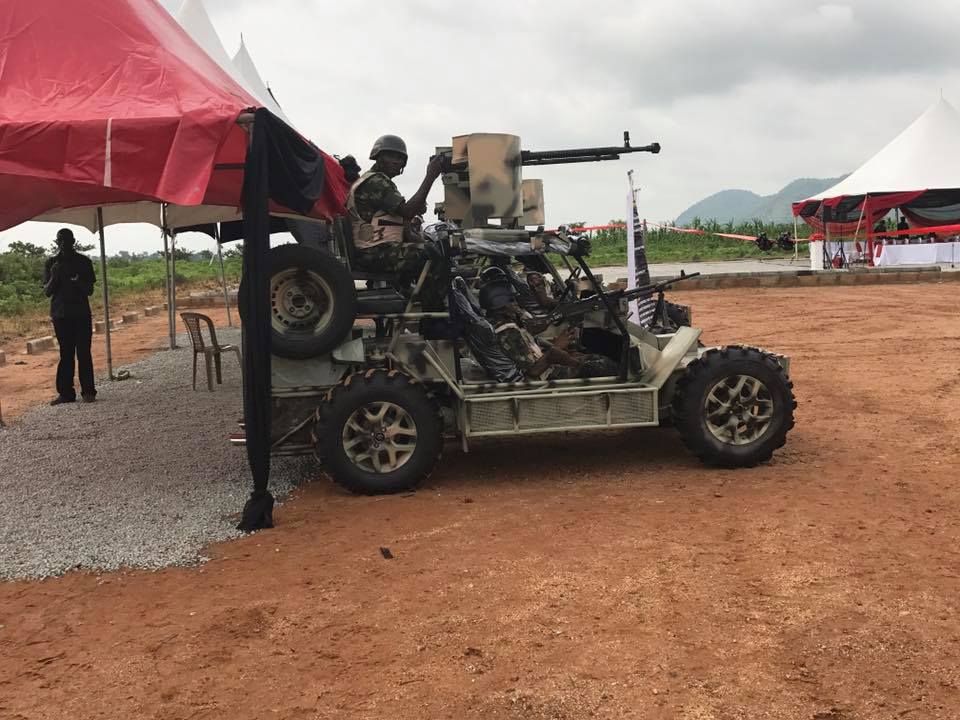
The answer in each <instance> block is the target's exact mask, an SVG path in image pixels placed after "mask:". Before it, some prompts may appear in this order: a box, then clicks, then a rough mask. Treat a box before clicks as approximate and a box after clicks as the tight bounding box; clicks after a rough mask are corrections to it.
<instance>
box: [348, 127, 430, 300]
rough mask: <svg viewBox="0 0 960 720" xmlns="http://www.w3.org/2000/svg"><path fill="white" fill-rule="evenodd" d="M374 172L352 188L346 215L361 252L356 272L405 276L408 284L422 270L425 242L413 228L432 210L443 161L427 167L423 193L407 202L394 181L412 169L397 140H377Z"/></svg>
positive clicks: (404, 147)
mask: <svg viewBox="0 0 960 720" xmlns="http://www.w3.org/2000/svg"><path fill="white" fill-rule="evenodd" d="M370 159H371V160H373V161H374V164H373V167H371V168H370V169H369V170H368V171H367V172H365V173H363V174H362V175H361V176H360V178H359V179H358V180H357V181H356V182H354V183H353V186H352V187H351V188H350V195H349V196H348V197H347V210H349V211H350V221H351V224H352V226H353V244H354V246H355V247H356V249H357V253H356V257H357V269H358V270H363V271H366V272H379V273H385V274H400V276H401V279H402V280H403V281H404V282H405V283H409V282H410V281H411V280H412V279H413V278H414V277H415V275H416V274H417V272H418V271H419V269H420V268H421V267H422V262H423V260H422V257H423V253H422V252H421V249H422V240H421V238H420V237H419V234H418V233H417V232H416V231H415V230H413V229H412V228H411V222H412V221H413V220H414V218H416V217H417V216H418V215H420V214H422V213H424V212H426V210H427V195H428V194H429V192H430V188H431V187H432V186H433V183H434V181H435V180H436V179H437V178H438V177H440V173H441V162H442V160H441V158H440V157H439V156H438V157H435V158H433V159H432V160H431V161H430V163H429V164H428V165H427V174H426V177H424V179H423V182H422V183H420V188H419V189H418V190H417V192H415V193H414V194H413V197H411V198H410V199H409V200H406V199H405V198H404V197H403V195H401V194H400V191H399V190H397V186H396V185H395V184H394V182H393V178H395V177H396V176H397V175H400V174H401V173H402V172H403V169H404V167H406V165H407V145H406V143H405V142H404V141H403V140H402V139H401V138H399V137H397V136H396V135H383V136H381V137H379V138H377V141H376V142H375V143H374V144H373V149H372V150H371V151H370Z"/></svg>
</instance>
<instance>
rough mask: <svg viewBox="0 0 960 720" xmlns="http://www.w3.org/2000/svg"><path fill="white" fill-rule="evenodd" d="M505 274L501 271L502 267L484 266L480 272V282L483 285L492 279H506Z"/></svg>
mask: <svg viewBox="0 0 960 720" xmlns="http://www.w3.org/2000/svg"><path fill="white" fill-rule="evenodd" d="M508 279H509V278H507V274H506V273H505V272H504V271H503V268H500V267H497V266H495V265H494V266H492V267H488V268H485V269H484V271H483V272H482V273H480V284H481V285H484V284H486V283H488V282H493V281H494V280H508Z"/></svg>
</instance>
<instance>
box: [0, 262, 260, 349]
mask: <svg viewBox="0 0 960 720" xmlns="http://www.w3.org/2000/svg"><path fill="white" fill-rule="evenodd" d="M43 263H44V258H43V257H36V256H34V257H29V256H23V255H18V254H16V253H10V252H7V253H0V342H8V341H10V340H11V339H13V338H16V337H24V336H29V335H32V334H37V333H38V332H40V333H46V332H47V331H48V329H49V325H50V319H49V309H50V301H49V300H48V299H47V298H46V297H45V296H44V295H43V288H42V286H41V283H42V279H43ZM240 267H241V260H240V257H239V256H232V257H225V258H224V271H225V274H226V277H227V283H228V284H230V285H234V286H235V285H236V284H237V283H239V281H240ZM94 269H95V270H96V273H97V285H96V288H95V289H94V293H93V295H92V296H91V298H90V307H91V309H92V310H93V313H94V315H98V314H102V312H103V290H102V285H101V284H100V265H99V263H98V262H94ZM165 278H166V274H165V263H164V260H163V258H130V257H127V258H111V259H109V260H108V261H107V279H108V281H109V288H110V311H111V312H112V313H118V312H122V311H126V310H133V309H136V308H142V307H143V306H145V305H156V304H160V303H162V302H164V301H165V300H166V279H165ZM176 279H177V288H178V290H183V291H184V292H189V291H196V290H201V289H214V288H217V287H219V285H220V266H219V263H217V262H216V261H215V260H214V262H213V263H212V264H211V263H210V262H209V260H208V259H194V260H189V259H185V258H184V259H178V260H177V278H176ZM178 294H179V293H178Z"/></svg>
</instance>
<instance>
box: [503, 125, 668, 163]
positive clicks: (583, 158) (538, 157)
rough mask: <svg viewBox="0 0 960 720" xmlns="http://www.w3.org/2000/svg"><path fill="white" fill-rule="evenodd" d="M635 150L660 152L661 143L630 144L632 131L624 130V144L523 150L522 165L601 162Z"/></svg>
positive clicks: (521, 153) (521, 154)
mask: <svg viewBox="0 0 960 720" xmlns="http://www.w3.org/2000/svg"><path fill="white" fill-rule="evenodd" d="M635 152H650V153H654V154H656V153H658V152H660V143H651V144H649V145H643V146H641V147H633V146H632V145H630V133H629V132H628V131H624V133H623V145H622V146H616V145H614V146H612V147H593V148H576V149H573V150H537V151H535V150H522V151H521V152H520V164H521V165H562V164H565V163H581V162H600V161H603V160H617V159H619V158H620V156H621V155H625V154H627V153H635Z"/></svg>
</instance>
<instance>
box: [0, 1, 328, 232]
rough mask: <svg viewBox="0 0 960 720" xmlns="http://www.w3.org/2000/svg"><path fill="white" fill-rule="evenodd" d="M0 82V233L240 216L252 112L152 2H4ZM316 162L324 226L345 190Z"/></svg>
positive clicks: (243, 94)
mask: <svg viewBox="0 0 960 720" xmlns="http://www.w3.org/2000/svg"><path fill="white" fill-rule="evenodd" d="M92 39H95V40H94V41H91V40H92ZM0 76H2V77H3V83H2V84H0V197H2V198H3V204H2V207H0V230H5V229H7V228H10V227H12V226H14V225H17V224H19V223H21V222H24V221H26V220H30V219H33V218H35V217H37V216H39V215H43V214H45V213H46V214H48V218H49V213H50V212H51V211H55V210H60V209H65V208H76V207H90V208H93V207H104V208H105V213H106V214H107V216H108V218H109V211H108V210H107V209H106V208H108V207H109V206H111V205H114V204H128V203H132V202H136V201H142V200H152V201H162V202H168V203H176V204H178V205H201V204H203V205H217V206H233V207H238V206H239V205H240V190H241V187H242V181H243V172H242V169H243V162H244V157H245V154H246V147H247V142H248V139H247V134H246V133H245V132H244V130H243V129H242V128H241V127H240V126H239V125H238V124H237V119H238V118H239V116H240V114H241V113H242V112H243V111H244V110H245V109H248V108H254V107H259V106H260V105H261V103H259V102H258V101H256V100H255V99H254V98H253V97H252V96H251V95H250V94H249V93H247V91H246V90H244V89H243V88H242V87H240V85H238V84H237V82H236V81H235V80H234V79H233V78H232V77H230V76H229V75H228V74H227V73H226V72H224V70H223V69H222V68H221V67H220V66H219V65H218V64H217V63H216V62H214V61H213V60H211V59H210V57H209V56H208V55H207V54H206V53H205V52H204V51H203V50H202V49H201V48H200V47H199V46H198V45H197V44H196V43H195V42H194V41H193V40H192V39H191V38H190V37H189V36H188V35H187V33H186V32H185V31H184V30H183V29H182V28H181V27H180V26H179V25H178V24H177V22H176V21H175V20H174V19H173V18H172V17H171V16H170V14H169V13H168V12H167V11H166V10H165V9H164V8H163V7H161V6H160V5H159V4H158V3H157V2H156V1H155V0H83V1H82V2H70V3H64V2H62V1H61V0H6V2H4V3H3V5H2V7H0ZM318 152H319V151H318ZM323 157H324V164H325V166H326V171H327V179H328V180H327V183H326V187H325V190H324V193H323V195H322V196H321V198H320V199H319V200H318V201H317V204H316V206H315V208H314V212H313V213H312V214H314V215H316V216H317V217H332V216H333V215H336V214H340V213H342V212H343V202H344V200H345V198H346V190H347V188H346V183H345V181H344V180H343V174H342V171H341V169H340V167H339V164H338V163H337V162H336V160H334V159H333V158H331V157H329V156H327V155H323ZM276 209H278V210H284V209H285V208H276ZM287 211H288V212H291V213H292V211H289V210H287ZM50 219H52V218H50Z"/></svg>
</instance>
